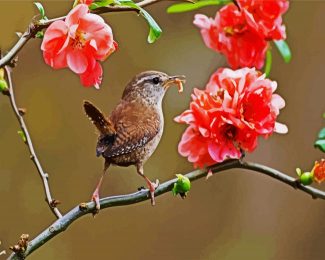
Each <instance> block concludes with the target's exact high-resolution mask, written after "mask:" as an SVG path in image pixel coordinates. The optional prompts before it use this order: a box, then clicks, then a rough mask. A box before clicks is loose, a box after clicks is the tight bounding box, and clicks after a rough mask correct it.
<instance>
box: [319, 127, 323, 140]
mask: <svg viewBox="0 0 325 260" xmlns="http://www.w3.org/2000/svg"><path fill="white" fill-rule="evenodd" d="M318 138H319V139H325V128H323V129H322V130H320V132H319V134H318Z"/></svg>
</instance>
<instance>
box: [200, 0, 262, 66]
mask: <svg viewBox="0 0 325 260" xmlns="http://www.w3.org/2000/svg"><path fill="white" fill-rule="evenodd" d="M194 24H195V25H196V26H197V27H199V28H200V29H201V35H202V37H203V40H204V42H205V44H206V45H207V47H209V48H211V49H213V50H215V51H217V52H220V53H222V54H224V55H225V56H226V57H227V59H228V63H229V64H230V66H231V67H232V68H233V69H237V68H240V67H256V68H258V69H260V68H262V67H263V65H264V59H265V53H266V50H267V47H268V44H267V41H265V39H264V38H263V37H261V35H260V34H259V33H258V32H256V31H255V30H253V29H252V28H251V27H250V26H248V24H247V21H246V19H245V15H244V13H243V12H241V11H240V10H238V8H237V7H236V6H235V5H234V4H228V5H226V6H224V7H223V8H221V9H220V10H219V12H217V14H216V17H215V19H212V18H208V17H207V16H205V15H202V14H197V15H195V19H194Z"/></svg>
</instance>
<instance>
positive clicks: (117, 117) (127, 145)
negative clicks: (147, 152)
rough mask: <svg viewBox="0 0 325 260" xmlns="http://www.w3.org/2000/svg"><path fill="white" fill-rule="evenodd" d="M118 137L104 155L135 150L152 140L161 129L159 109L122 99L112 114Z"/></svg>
mask: <svg viewBox="0 0 325 260" xmlns="http://www.w3.org/2000/svg"><path fill="white" fill-rule="evenodd" d="M111 120H112V122H113V123H114V125H115V129H116V139H115V141H114V143H113V145H112V146H111V147H109V148H108V149H107V150H106V151H105V152H104V153H103V156H104V157H106V158H110V157H115V156H119V155H122V154H127V153H130V152H133V151H134V150H136V149H137V148H140V147H143V146H144V145H145V144H147V143H148V142H149V141H150V140H152V139H153V138H154V137H155V136H156V135H157V134H158V132H159V130H160V121H159V117H158V115H157V111H155V110H153V109H148V107H147V106H144V105H142V104H139V103H136V102H133V103H132V102H126V101H122V102H121V103H120V104H119V105H118V106H117V107H116V109H115V110H114V111H113V113H112V115H111Z"/></svg>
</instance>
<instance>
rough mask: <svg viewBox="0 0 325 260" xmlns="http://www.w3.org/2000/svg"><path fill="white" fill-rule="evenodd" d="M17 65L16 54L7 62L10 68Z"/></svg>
mask: <svg viewBox="0 0 325 260" xmlns="http://www.w3.org/2000/svg"><path fill="white" fill-rule="evenodd" d="M17 65H18V56H16V57H15V58H13V59H12V60H11V61H10V62H9V64H8V66H9V67H11V68H15V67H17Z"/></svg>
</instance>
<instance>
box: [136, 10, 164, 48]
mask: <svg viewBox="0 0 325 260" xmlns="http://www.w3.org/2000/svg"><path fill="white" fill-rule="evenodd" d="M140 13H141V14H142V15H143V17H144V18H145V19H146V20H147V22H148V24H149V27H150V30H149V35H148V42H149V43H154V42H155V41H156V40H157V39H158V38H159V37H160V35H161V33H162V30H161V28H160V26H159V25H158V24H157V23H156V21H155V20H154V19H153V18H152V16H151V15H150V14H149V13H148V12H147V11H146V10H144V9H142V8H141V9H140Z"/></svg>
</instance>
